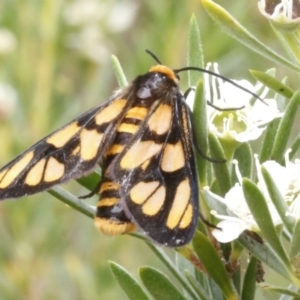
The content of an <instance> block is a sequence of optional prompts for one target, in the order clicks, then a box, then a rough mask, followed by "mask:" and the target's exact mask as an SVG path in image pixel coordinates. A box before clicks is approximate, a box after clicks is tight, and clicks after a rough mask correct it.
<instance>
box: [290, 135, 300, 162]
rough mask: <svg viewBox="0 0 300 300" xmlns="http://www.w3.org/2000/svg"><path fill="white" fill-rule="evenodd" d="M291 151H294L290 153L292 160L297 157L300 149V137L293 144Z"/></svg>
mask: <svg viewBox="0 0 300 300" xmlns="http://www.w3.org/2000/svg"><path fill="white" fill-rule="evenodd" d="M290 149H291V150H292V151H291V152H290V153H289V156H290V159H292V158H293V157H294V156H295V154H296V153H297V151H298V150H299V149H300V135H297V136H296V137H295V139H294V140H293V142H292V145H291V147H290Z"/></svg>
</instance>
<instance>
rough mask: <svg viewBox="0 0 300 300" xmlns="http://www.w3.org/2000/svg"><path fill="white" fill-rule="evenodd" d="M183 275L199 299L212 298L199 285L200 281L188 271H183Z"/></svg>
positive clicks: (208, 299)
mask: <svg viewBox="0 0 300 300" xmlns="http://www.w3.org/2000/svg"><path fill="white" fill-rule="evenodd" d="M185 276H186V278H187V280H188V282H189V283H190V285H191V286H192V287H193V289H194V291H195V292H196V293H197V295H198V296H199V299H202V300H212V298H211V297H209V295H208V293H207V291H206V290H205V289H204V288H203V287H202V286H201V285H200V283H199V282H198V281H197V280H196V279H195V278H194V277H193V276H192V275H191V273H190V272H188V271H185Z"/></svg>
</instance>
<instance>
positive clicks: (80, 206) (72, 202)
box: [47, 186, 96, 218]
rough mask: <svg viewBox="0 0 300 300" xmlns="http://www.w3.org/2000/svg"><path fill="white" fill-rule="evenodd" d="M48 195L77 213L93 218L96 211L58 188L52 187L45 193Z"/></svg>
mask: <svg viewBox="0 0 300 300" xmlns="http://www.w3.org/2000/svg"><path fill="white" fill-rule="evenodd" d="M47 192H48V193H49V194H51V195H52V196H54V197H55V198H57V199H58V200H60V201H62V202H64V203H66V204H67V205H69V206H71V207H72V208H74V209H76V210H78V211H79V212H81V213H83V214H84V215H86V216H88V217H90V218H94V216H95V214H96V210H95V208H94V207H92V206H90V205H87V204H85V203H84V201H81V200H79V199H78V198H77V197H75V196H73V195H72V194H70V193H69V192H67V191H66V190H64V189H63V188H61V187H60V186H54V187H52V188H51V189H49V190H48V191H47Z"/></svg>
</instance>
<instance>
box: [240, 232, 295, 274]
mask: <svg viewBox="0 0 300 300" xmlns="http://www.w3.org/2000/svg"><path fill="white" fill-rule="evenodd" d="M239 242H240V243H241V244H242V245H243V246H244V247H245V248H247V249H248V250H249V252H250V253H251V254H252V255H254V256H255V257H256V258H257V259H259V260H261V261H262V262H263V263H265V264H266V265H267V266H269V267H270V268H271V269H273V270H275V271H276V272H277V273H278V274H281V275H282V276H283V277H285V278H287V279H288V280H289V279H290V273H289V272H288V271H287V269H286V267H285V266H284V265H283V263H282V261H281V260H280V259H279V257H278V256H277V255H276V254H275V253H274V251H273V250H272V249H270V246H269V245H268V244H265V243H264V242H263V241H262V240H260V239H257V238H256V237H255V236H254V237H253V233H252V235H251V232H244V233H242V234H241V235H240V237H239Z"/></svg>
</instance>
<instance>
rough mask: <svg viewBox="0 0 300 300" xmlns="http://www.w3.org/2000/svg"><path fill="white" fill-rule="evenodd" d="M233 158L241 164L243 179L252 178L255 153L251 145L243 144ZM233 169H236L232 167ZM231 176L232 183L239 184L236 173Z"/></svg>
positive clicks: (233, 172)
mask: <svg viewBox="0 0 300 300" xmlns="http://www.w3.org/2000/svg"><path fill="white" fill-rule="evenodd" d="M233 158H234V159H236V160H237V161H238V162H239V164H238V166H239V170H240V172H241V175H242V177H247V178H251V176H252V171H253V152H252V149H251V147H250V145H249V143H243V144H242V145H241V146H240V147H238V148H237V149H236V150H235V152H234V156H233ZM232 168H233V169H234V166H232ZM231 174H232V180H231V182H232V183H235V182H238V178H237V176H236V172H235V171H234V170H232V172H231Z"/></svg>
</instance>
